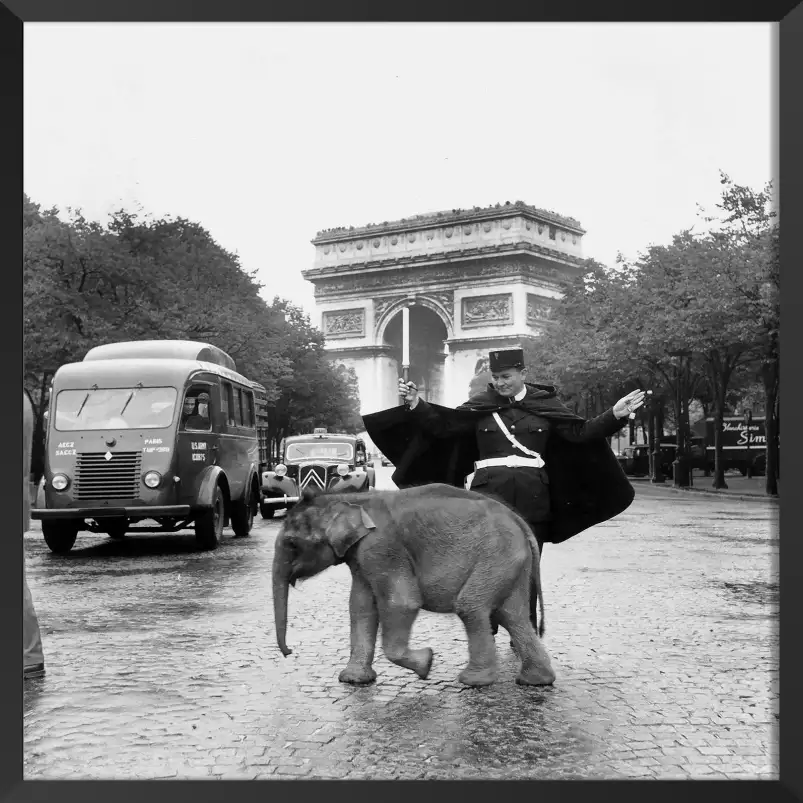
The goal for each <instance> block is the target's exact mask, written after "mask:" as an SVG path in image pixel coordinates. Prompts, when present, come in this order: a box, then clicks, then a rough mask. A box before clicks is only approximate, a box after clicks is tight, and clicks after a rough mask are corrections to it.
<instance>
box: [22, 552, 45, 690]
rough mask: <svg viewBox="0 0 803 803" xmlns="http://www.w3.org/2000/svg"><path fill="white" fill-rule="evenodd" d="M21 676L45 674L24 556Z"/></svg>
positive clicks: (40, 637)
mask: <svg viewBox="0 0 803 803" xmlns="http://www.w3.org/2000/svg"><path fill="white" fill-rule="evenodd" d="M22 579H23V585H24V587H23V596H22V658H23V670H22V676H23V678H25V679H26V680H27V679H28V678H40V677H42V675H44V674H45V656H44V652H43V650H42V634H41V632H40V630H39V620H38V619H37V618H36V609H35V608H34V607H33V597H31V590H30V589H29V588H28V577H27V572H26V571H25V556H24V555H23V558H22Z"/></svg>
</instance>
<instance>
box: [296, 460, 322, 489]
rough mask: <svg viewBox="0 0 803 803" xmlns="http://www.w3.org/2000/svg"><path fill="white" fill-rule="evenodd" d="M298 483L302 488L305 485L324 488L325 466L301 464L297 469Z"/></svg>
mask: <svg viewBox="0 0 803 803" xmlns="http://www.w3.org/2000/svg"><path fill="white" fill-rule="evenodd" d="M298 485H299V488H301V489H302V490H303V489H304V488H306V487H307V486H310V487H312V488H315V487H318V488H326V466H319V465H314V466H301V467H300V468H299V470H298Z"/></svg>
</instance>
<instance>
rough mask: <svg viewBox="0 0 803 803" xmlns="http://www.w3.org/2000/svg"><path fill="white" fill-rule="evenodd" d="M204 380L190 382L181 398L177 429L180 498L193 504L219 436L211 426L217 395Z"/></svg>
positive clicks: (213, 461)
mask: <svg viewBox="0 0 803 803" xmlns="http://www.w3.org/2000/svg"><path fill="white" fill-rule="evenodd" d="M213 390H214V388H213V387H212V386H210V384H208V383H203V384H201V383H198V384H192V385H190V386H189V387H188V388H187V390H186V391H185V393H184V399H183V400H182V409H181V418H180V420H179V428H178V470H179V471H178V474H179V477H180V478H181V485H180V487H181V494H180V496H181V500H182V502H183V503H185V504H193V502H194V496H195V493H196V491H197V488H198V485H199V482H200V477H201V475H202V474H203V473H204V471H205V470H206V468H207V467H208V466H213V465H216V464H217V459H218V441H219V435H218V433H217V432H216V427H215V426H214V421H215V412H216V411H215V409H214V408H215V405H216V404H217V403H218V400H217V398H216V396H217V394H215V393H214V392H213Z"/></svg>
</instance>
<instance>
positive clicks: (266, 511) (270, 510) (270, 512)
mask: <svg viewBox="0 0 803 803" xmlns="http://www.w3.org/2000/svg"><path fill="white" fill-rule="evenodd" d="M259 512H260V513H261V514H262V518H263V519H272V518H273V517H274V516H275V515H276V505H266V504H265V503H264V502H260V504H259Z"/></svg>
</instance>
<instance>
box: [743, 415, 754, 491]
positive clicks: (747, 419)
mask: <svg viewBox="0 0 803 803" xmlns="http://www.w3.org/2000/svg"><path fill="white" fill-rule="evenodd" d="M752 423H753V411H752V410H745V411H744V428H745V434H746V436H747V472H746V476H747V479H749V480H751V479H753V461H752V460H751V459H750V457H751V455H750V425H751V424H752Z"/></svg>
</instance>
